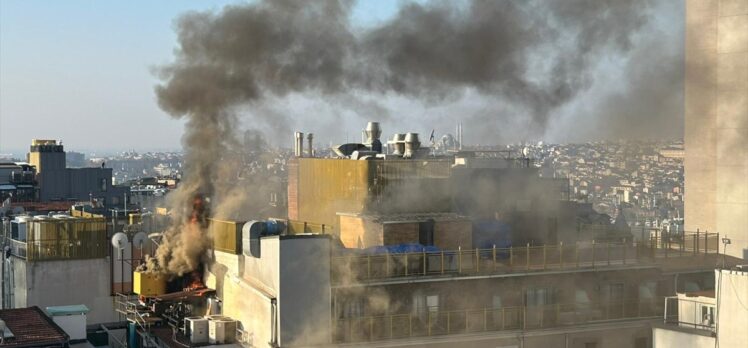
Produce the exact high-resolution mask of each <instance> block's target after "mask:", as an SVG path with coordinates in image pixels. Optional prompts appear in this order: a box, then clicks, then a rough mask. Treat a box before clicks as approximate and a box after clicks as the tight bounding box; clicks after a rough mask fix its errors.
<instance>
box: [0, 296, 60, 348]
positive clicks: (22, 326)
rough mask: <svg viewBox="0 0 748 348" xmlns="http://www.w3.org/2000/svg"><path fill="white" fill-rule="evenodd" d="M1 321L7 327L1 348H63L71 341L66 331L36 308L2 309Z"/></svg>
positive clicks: (0, 341) (0, 342) (0, 310)
mask: <svg viewBox="0 0 748 348" xmlns="http://www.w3.org/2000/svg"><path fill="white" fill-rule="evenodd" d="M0 319H1V320H3V321H4V322H5V325H6V326H7V329H6V333H5V335H4V337H3V338H2V340H0V347H14V348H20V347H53V346H60V347H63V346H65V345H66V344H67V343H68V340H69V338H68V335H67V334H66V333H65V331H63V330H62V329H61V328H60V327H59V326H57V324H55V323H54V322H53V321H52V320H51V319H50V318H49V317H47V316H46V315H45V314H44V312H43V311H42V310H41V309H40V308H39V307H36V306H33V307H28V308H15V309H0ZM8 331H9V332H10V334H8Z"/></svg>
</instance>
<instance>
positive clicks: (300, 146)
mask: <svg viewBox="0 0 748 348" xmlns="http://www.w3.org/2000/svg"><path fill="white" fill-rule="evenodd" d="M294 140H295V141H294V151H293V152H294V155H295V156H296V157H304V133H303V132H295V133H294Z"/></svg>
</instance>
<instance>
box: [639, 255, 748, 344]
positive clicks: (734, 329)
mask: <svg viewBox="0 0 748 348" xmlns="http://www.w3.org/2000/svg"><path fill="white" fill-rule="evenodd" d="M714 276H715V284H716V290H715V291H714V292H710V293H705V292H694V293H681V294H678V295H677V296H674V297H671V298H668V300H667V301H668V304H667V305H666V309H665V315H664V322H663V323H661V324H658V325H655V326H654V327H653V329H652V336H653V343H654V348H671V347H672V348H712V347H715V346H717V347H744V346H745V344H746V342H748V272H747V271H744V270H742V269H741V267H738V268H736V269H722V270H719V269H718V270H716V271H715V272H714ZM669 311H670V312H669Z"/></svg>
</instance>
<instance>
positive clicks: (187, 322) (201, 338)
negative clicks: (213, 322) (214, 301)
mask: <svg viewBox="0 0 748 348" xmlns="http://www.w3.org/2000/svg"><path fill="white" fill-rule="evenodd" d="M184 333H185V335H186V336H187V337H189V338H190V343H193V344H200V343H208V319H206V318H203V317H187V318H185V319H184Z"/></svg>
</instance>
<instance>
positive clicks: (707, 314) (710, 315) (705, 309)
mask: <svg viewBox="0 0 748 348" xmlns="http://www.w3.org/2000/svg"><path fill="white" fill-rule="evenodd" d="M701 325H704V326H713V325H714V307H712V306H705V305H701Z"/></svg>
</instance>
